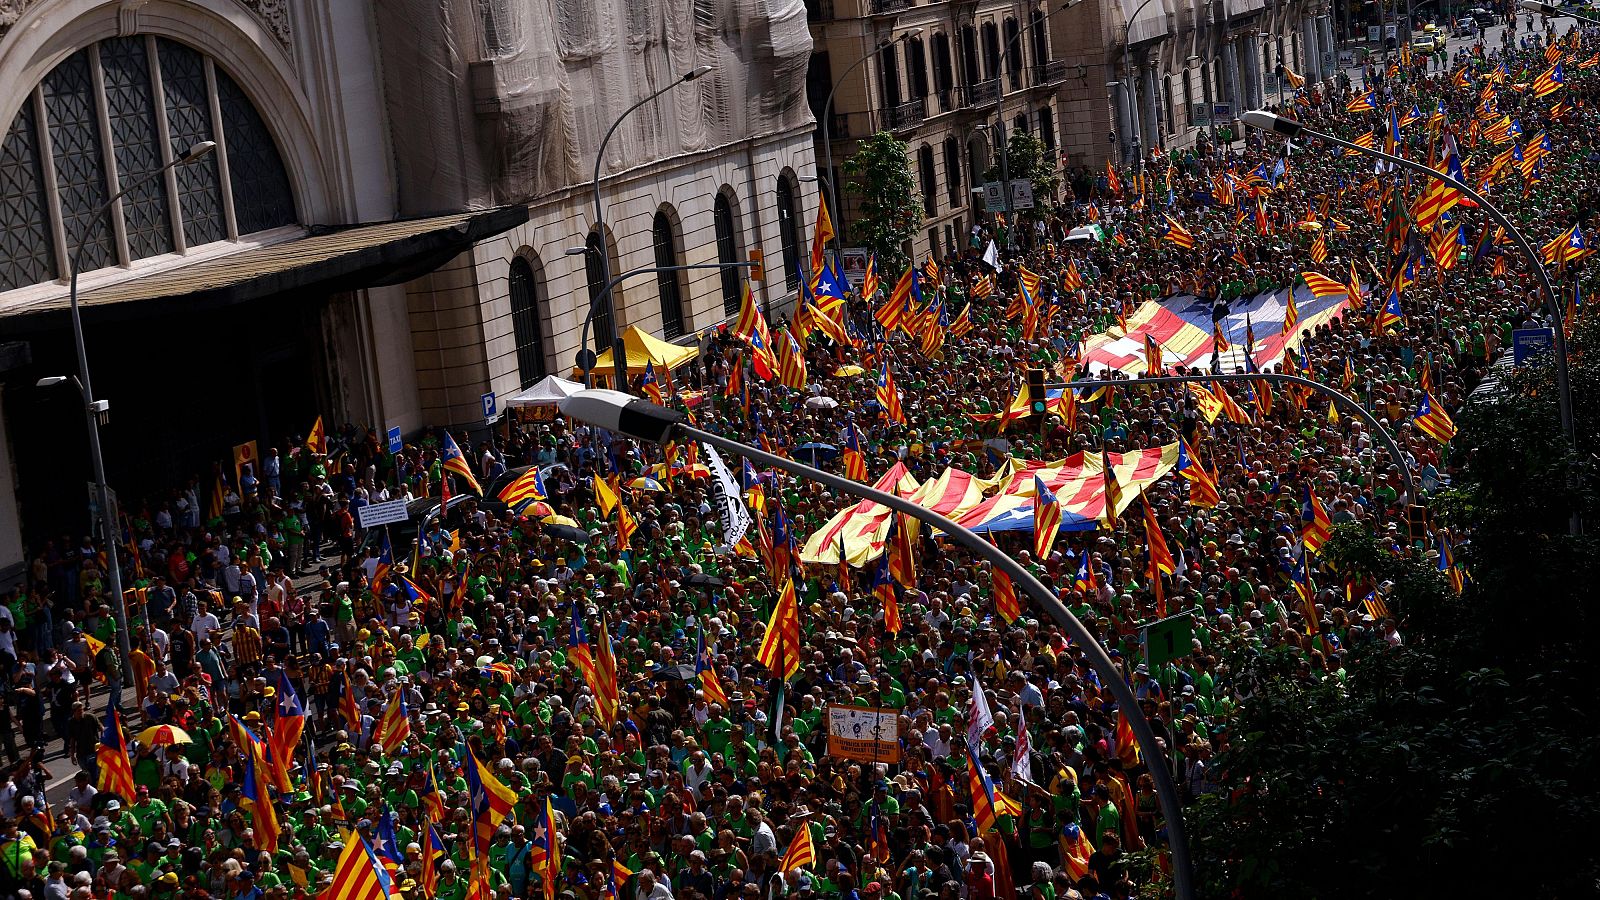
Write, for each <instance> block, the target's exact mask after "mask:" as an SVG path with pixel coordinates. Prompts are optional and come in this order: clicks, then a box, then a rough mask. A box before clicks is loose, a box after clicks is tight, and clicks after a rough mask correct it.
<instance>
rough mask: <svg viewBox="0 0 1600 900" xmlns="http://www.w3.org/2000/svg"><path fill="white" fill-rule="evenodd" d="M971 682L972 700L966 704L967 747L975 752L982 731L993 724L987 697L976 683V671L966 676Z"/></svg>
mask: <svg viewBox="0 0 1600 900" xmlns="http://www.w3.org/2000/svg"><path fill="white" fill-rule="evenodd" d="M967 680H968V681H970V682H971V683H972V702H971V703H970V704H968V714H967V747H968V749H969V750H971V752H973V753H974V754H976V753H977V752H978V747H979V746H980V745H981V744H982V742H983V733H984V732H985V731H988V730H989V729H990V728H991V727H992V726H993V725H994V714H993V713H991V712H989V698H988V697H985V696H984V695H983V685H981V684H979V683H978V671H977V670H976V669H974V670H972V673H971V674H969V675H968V676H967Z"/></svg>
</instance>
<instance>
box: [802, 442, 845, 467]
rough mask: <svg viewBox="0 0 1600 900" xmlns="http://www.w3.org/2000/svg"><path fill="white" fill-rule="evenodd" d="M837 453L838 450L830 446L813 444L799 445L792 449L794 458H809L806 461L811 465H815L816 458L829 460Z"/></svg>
mask: <svg viewBox="0 0 1600 900" xmlns="http://www.w3.org/2000/svg"><path fill="white" fill-rule="evenodd" d="M838 452H839V448H838V447H835V446H834V445H832V444H818V443H814V442H813V443H810V444H801V445H800V446H798V447H796V448H794V455H795V458H796V459H798V458H800V457H801V456H802V455H804V456H808V457H810V458H809V460H807V461H808V462H809V463H810V464H811V465H816V463H817V457H818V456H823V457H827V458H830V459H831V458H832V457H833V456H835V455H836V454H838Z"/></svg>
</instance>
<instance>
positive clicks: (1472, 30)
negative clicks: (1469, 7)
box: [1455, 16, 1478, 38]
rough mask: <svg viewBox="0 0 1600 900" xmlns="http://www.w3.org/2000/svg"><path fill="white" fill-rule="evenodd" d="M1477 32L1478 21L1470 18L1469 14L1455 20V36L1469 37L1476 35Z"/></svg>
mask: <svg viewBox="0 0 1600 900" xmlns="http://www.w3.org/2000/svg"><path fill="white" fill-rule="evenodd" d="M1477 34H1478V22H1477V20H1476V19H1474V18H1472V17H1471V16H1462V17H1461V18H1460V19H1459V20H1457V21H1456V27H1455V36H1456V37H1459V38H1470V37H1476V36H1477Z"/></svg>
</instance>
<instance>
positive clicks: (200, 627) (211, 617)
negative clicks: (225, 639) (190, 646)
mask: <svg viewBox="0 0 1600 900" xmlns="http://www.w3.org/2000/svg"><path fill="white" fill-rule="evenodd" d="M191 627H192V629H193V630H194V642H195V644H196V646H200V647H204V646H205V644H206V635H208V634H210V633H211V632H213V631H217V630H218V629H220V628H222V623H221V622H220V621H218V620H217V617H216V615H215V614H213V613H209V612H203V613H201V614H200V615H198V616H195V617H194V624H193V625H192V626H191Z"/></svg>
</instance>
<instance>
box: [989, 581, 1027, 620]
mask: <svg viewBox="0 0 1600 900" xmlns="http://www.w3.org/2000/svg"><path fill="white" fill-rule="evenodd" d="M989 578H990V581H991V586H992V589H993V591H994V611H995V615H997V616H999V617H1000V618H1001V619H1002V620H1004V621H1005V623H1006V624H1007V625H1010V624H1011V623H1012V622H1015V621H1016V620H1017V619H1018V618H1019V617H1021V615H1022V604H1021V603H1019V602H1018V600H1017V586H1016V585H1015V584H1012V583H1011V576H1010V575H1007V574H1006V573H1005V572H1004V571H1003V570H1002V569H1000V568H999V567H996V568H994V569H993V570H992V571H991V572H990V575H989Z"/></svg>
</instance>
